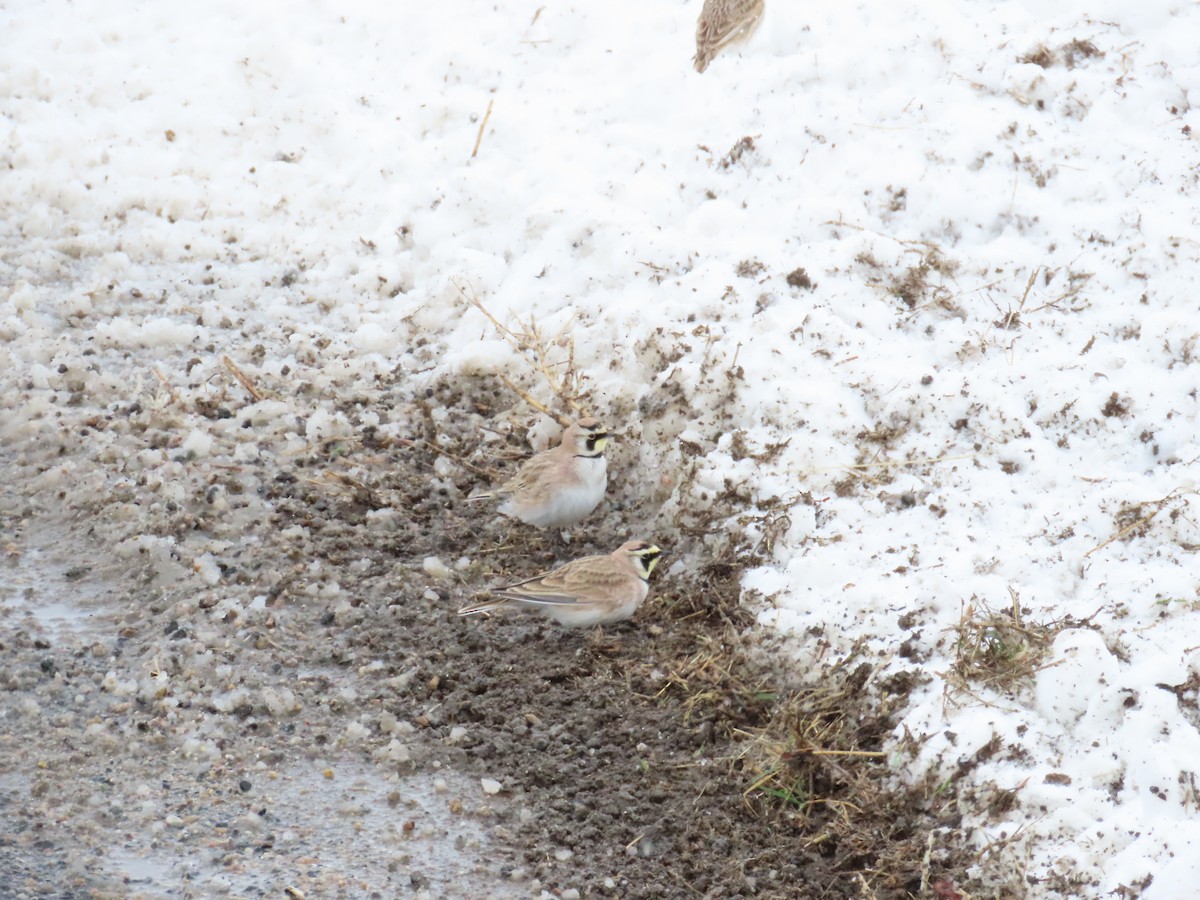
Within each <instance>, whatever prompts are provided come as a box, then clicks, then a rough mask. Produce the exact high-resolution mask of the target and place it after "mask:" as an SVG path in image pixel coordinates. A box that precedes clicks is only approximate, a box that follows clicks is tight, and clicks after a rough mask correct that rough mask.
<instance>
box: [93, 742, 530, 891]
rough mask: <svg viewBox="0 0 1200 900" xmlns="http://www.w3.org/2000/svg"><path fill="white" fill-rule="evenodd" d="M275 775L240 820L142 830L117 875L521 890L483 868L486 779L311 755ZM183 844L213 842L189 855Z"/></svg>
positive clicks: (186, 884)
mask: <svg viewBox="0 0 1200 900" xmlns="http://www.w3.org/2000/svg"><path fill="white" fill-rule="evenodd" d="M330 771H331V772H332V771H333V770H330ZM272 774H274V776H275V777H273V778H272V777H269V776H267V775H266V774H265V773H264V774H263V775H262V776H261V777H258V778H255V779H254V785H253V788H252V789H251V791H250V792H248V794H247V797H246V803H245V804H244V808H243V809H242V810H240V811H237V812H235V811H233V810H230V812H231V813H232V815H231V816H230V818H229V819H228V820H222V821H213V820H212V819H210V818H209V817H207V816H203V815H202V816H199V817H195V818H194V819H191V820H188V819H184V818H179V817H175V818H171V819H168V820H167V822H166V823H165V824H164V825H160V826H156V827H155V828H152V829H150V830H149V832H148V833H147V832H140V833H137V834H134V835H130V837H132V839H131V840H127V841H125V842H124V843H123V844H122V845H119V846H115V847H113V848H112V850H110V851H109V852H108V853H107V855H106V860H105V861H104V863H103V864H102V866H103V868H104V869H105V870H106V874H107V875H108V876H109V877H115V878H117V879H119V880H122V881H124V883H125V884H126V885H128V888H129V891H130V896H131V897H160V896H184V895H187V896H191V895H193V893H192V892H195V891H200V892H202V893H203V894H204V895H213V896H218V895H232V896H258V895H262V896H285V895H290V896H308V897H314V896H319V897H343V896H344V897H355V896H367V895H370V893H371V892H372V891H375V892H379V891H383V892H384V893H385V894H387V895H397V896H398V895H401V894H403V895H406V896H418V897H420V896H427V897H447V898H451V897H464V898H465V897H479V896H489V897H516V896H520V894H518V893H516V892H513V891H514V888H515V887H516V886H515V885H511V884H510V885H497V884H495V883H494V877H493V878H491V879H487V878H481V877H480V874H479V872H478V868H479V867H480V866H481V865H483V864H484V863H485V858H484V857H485V853H486V849H487V838H486V836H485V830H484V826H483V824H482V822H483V820H484V819H486V818H488V812H487V807H488V804H489V803H490V801H492V800H494V799H495V798H493V797H489V796H487V795H486V794H484V792H483V791H482V789H481V787H480V784H479V782H478V781H473V780H471V779H467V778H464V777H462V776H458V775H454V774H451V773H446V774H445V775H442V776H429V775H413V776H409V777H404V778H398V779H387V778H385V777H383V776H382V775H381V773H380V772H379V771H378V770H375V769H372V768H371V767H369V766H367V765H362V764H353V763H350V764H348V763H347V762H346V761H344V760H343V761H340V762H339V763H338V764H337V769H336V772H333V777H326V775H325V774H324V772H322V771H321V770H318V769H314V768H313V767H311V766H306V765H303V764H299V765H296V766H293V767H291V768H290V769H286V770H283V771H280V772H277V773H272ZM179 844H185V845H190V846H193V847H200V848H203V849H201V850H200V852H196V853H192V854H181V853H180V848H179ZM484 882H486V883H484Z"/></svg>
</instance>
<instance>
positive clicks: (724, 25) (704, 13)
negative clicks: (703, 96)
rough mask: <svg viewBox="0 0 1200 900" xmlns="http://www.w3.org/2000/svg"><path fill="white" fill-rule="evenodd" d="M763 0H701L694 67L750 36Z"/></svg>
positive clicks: (704, 64) (699, 69)
mask: <svg viewBox="0 0 1200 900" xmlns="http://www.w3.org/2000/svg"><path fill="white" fill-rule="evenodd" d="M763 6H764V0H704V8H703V9H702V10H700V19H699V20H698V21H697V22H696V57H695V62H696V71H697V72H703V71H704V70H705V69H707V68H708V64H709V63H710V62H712V61H713V59H714V58H715V57H716V55H717V54H718V53H720V52H721V51H722V50H724V49H725V48H726V47H728V46H729V45H730V44H734V43H737V42H739V41H746V40H749V38H750V35H752V34H753V33H754V29H755V28H757V27H758V24H759V23H760V22H761V21H762V16H763Z"/></svg>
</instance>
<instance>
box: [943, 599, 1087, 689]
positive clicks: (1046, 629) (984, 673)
mask: <svg viewBox="0 0 1200 900" xmlns="http://www.w3.org/2000/svg"><path fill="white" fill-rule="evenodd" d="M1026 614H1027V611H1026V610H1024V609H1022V607H1021V598H1020V595H1019V594H1017V592H1016V591H1015V590H1013V589H1012V588H1009V605H1008V606H1007V607H1006V608H1004V609H1001V610H993V609H991V608H990V607H989V606H988V605H987V604H986V603H985V602H983V601H981V600H979V599H978V598H975V597H972V598H971V600H970V601H969V602H968V603H967V604H965V605H964V607H963V611H962V614H961V615H960V616H959V620H958V624H957V625H956V626H955V627H954V634H955V645H954V663H953V665H952V666H951V668H950V671H949V672H948V673H947V674H946V676H945V678H946V682H947V684H948V686H949V687H950V688H951V690H952V691H953V692H954V693H956V694H957V693H966V694H970V695H971V696H974V697H976V698H977V699H978V694H977V692H978V691H979V690H980V689H989V690H992V691H997V692H1000V693H1010V692H1013V691H1016V690H1019V689H1021V688H1023V687H1028V686H1030V685H1031V684H1032V682H1033V679H1034V677H1035V676H1036V675H1037V673H1038V672H1039V671H1041V670H1042V669H1044V668H1046V667H1047V665H1054V663H1049V664H1047V663H1045V658H1046V654H1047V652H1048V651H1049V649H1050V645H1051V644H1052V643H1053V642H1054V637H1055V635H1057V634H1058V633H1059V632H1060V631H1062V630H1063V629H1064V628H1069V627H1076V626H1078V625H1080V624H1084V623H1080V622H1077V621H1075V620H1073V619H1056V620H1054V621H1050V622H1031V621H1029V620H1028V619H1027V618H1026Z"/></svg>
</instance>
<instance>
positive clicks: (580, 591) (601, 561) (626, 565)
mask: <svg viewBox="0 0 1200 900" xmlns="http://www.w3.org/2000/svg"><path fill="white" fill-rule="evenodd" d="M660 556H662V551H661V550H659V549H658V548H657V547H655V546H654V545H653V544H648V543H646V542H645V541H629V542H627V543H624V544H622V545H621V546H620V547H618V548H617V549H616V550H614V551H613V552H612V553H609V554H608V555H607V556H585V557H584V558H583V559H577V560H575V561H573V562H569V563H567V564H566V565H565V566H561V567H560V568H557V569H554V570H553V571H551V572H543V573H542V574H541V575H534V576H533V577H532V578H527V579H525V580H524V581H518V582H517V583H516V584H511V585H509V586H508V587H506V588H503V589H502V590H499V591H496V597H495V599H492V600H485V601H484V602H483V603H476V604H473V605H472V606H464V607H463V608H462V609H460V610H459V611H458V614H459V615H460V616H470V615H474V614H475V613H481V612H491V611H493V610H499V609H511V608H513V607H518V608H522V609H531V610H535V611H537V612H540V613H542V614H543V615H547V616H549V617H550V618H552V619H554V620H555V621H557V622H561V623H562V624H563V625H568V626H570V627H572V628H585V627H587V626H588V625H602V624H605V623H608V622H620V621H623V620H625V619H628V618H629V617H630V616H632V615H633V614H634V612H636V611H637V608H638V607H639V606H641V605H642V601H643V600H645V599H646V594H648V593H649V592H650V584H649V582H650V573H651V572H653V571H654V567H655V566H656V565H658V558H659V557H660Z"/></svg>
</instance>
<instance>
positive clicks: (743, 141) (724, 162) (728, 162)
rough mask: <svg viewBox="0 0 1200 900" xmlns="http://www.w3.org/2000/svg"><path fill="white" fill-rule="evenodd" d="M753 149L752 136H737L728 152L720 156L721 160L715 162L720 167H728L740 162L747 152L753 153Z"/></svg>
mask: <svg viewBox="0 0 1200 900" xmlns="http://www.w3.org/2000/svg"><path fill="white" fill-rule="evenodd" d="M755 149H756V148H755V146H754V138H753V137H751V136H750V135H746V136H745V137H742V138H739V139H738V141H737V143H735V144H734V145H733V146H732V147H730V148H729V152H728V153H726V154H725V155H724V156H723V157H721V161H720V162H719V163H717V166H718V167H719V168H721V169H729V168H731V167H733V166H735V165H737V164H738V163H739V162H741V160H742V157H743V156H745V155H746V154H747V153H753V152H754V151H755Z"/></svg>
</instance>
